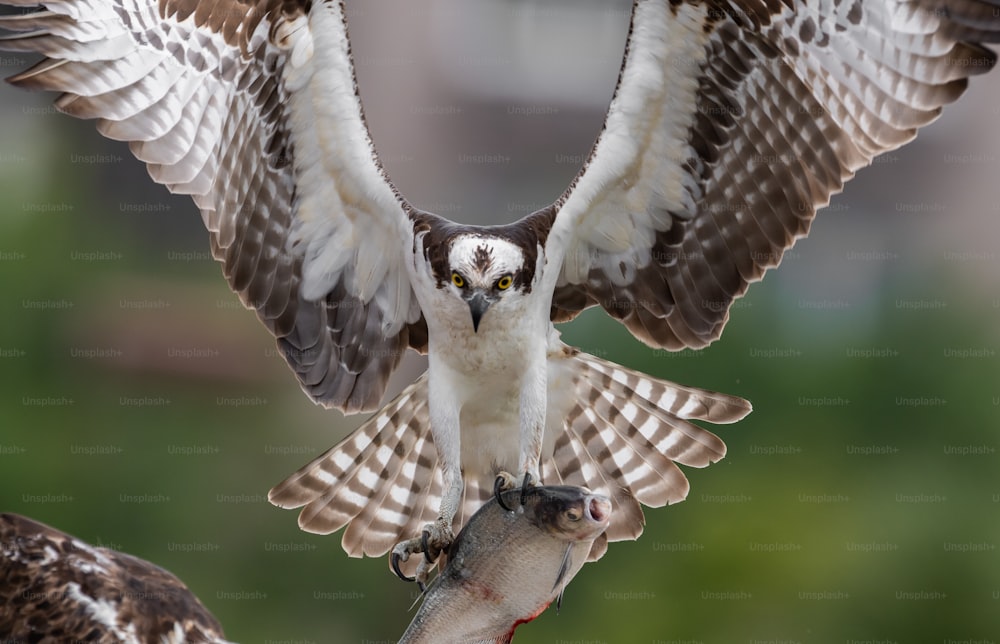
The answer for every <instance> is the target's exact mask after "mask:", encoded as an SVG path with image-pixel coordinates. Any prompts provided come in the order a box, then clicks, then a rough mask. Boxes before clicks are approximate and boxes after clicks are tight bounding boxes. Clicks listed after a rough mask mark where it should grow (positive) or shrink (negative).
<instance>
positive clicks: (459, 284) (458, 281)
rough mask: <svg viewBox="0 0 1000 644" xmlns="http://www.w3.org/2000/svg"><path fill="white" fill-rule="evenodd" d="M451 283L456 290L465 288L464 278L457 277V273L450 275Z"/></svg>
mask: <svg viewBox="0 0 1000 644" xmlns="http://www.w3.org/2000/svg"><path fill="white" fill-rule="evenodd" d="M451 283H452V284H454V285H455V286H457V287H458V288H462V287H464V286H465V278H464V277H462V276H461V275H459V274H458V273H452V274H451Z"/></svg>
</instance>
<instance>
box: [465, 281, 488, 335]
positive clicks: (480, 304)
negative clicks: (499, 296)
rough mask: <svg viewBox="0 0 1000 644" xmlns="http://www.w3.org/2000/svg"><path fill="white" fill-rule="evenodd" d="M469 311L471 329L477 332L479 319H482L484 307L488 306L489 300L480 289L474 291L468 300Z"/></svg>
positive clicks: (484, 311)
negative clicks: (470, 314)
mask: <svg viewBox="0 0 1000 644" xmlns="http://www.w3.org/2000/svg"><path fill="white" fill-rule="evenodd" d="M467 301H468V303H469V311H470V312H471V313H472V330H473V331H475V332H476V333H478V332H479V321H480V320H482V319H483V314H484V313H486V309H488V308H490V303H491V302H490V301H489V299H487V297H486V294H485V293H484V292H482V291H474V292H473V294H472V297H470V298H469V299H468V300H467Z"/></svg>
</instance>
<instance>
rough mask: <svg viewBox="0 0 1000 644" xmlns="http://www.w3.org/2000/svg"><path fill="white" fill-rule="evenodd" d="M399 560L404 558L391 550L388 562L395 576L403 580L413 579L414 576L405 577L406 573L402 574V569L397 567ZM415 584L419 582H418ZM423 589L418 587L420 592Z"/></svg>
mask: <svg viewBox="0 0 1000 644" xmlns="http://www.w3.org/2000/svg"><path fill="white" fill-rule="evenodd" d="M400 561H406V559H403V556H402V555H400V554H399V553H398V552H393V553H392V557H390V558H389V563H390V565H391V566H392V571H393V572H394V573H396V576H397V577H399V578H400V579H402V580H403V581H415V580H416V578H415V577H407V576H406V575H404V574H403V571H402V570H400V568H399V562H400ZM417 585H421V584H419V583H418V584H417ZM423 590H424V589H423V588H421V589H420V591H421V592H423Z"/></svg>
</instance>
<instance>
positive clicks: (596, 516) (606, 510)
mask: <svg viewBox="0 0 1000 644" xmlns="http://www.w3.org/2000/svg"><path fill="white" fill-rule="evenodd" d="M583 506H584V510H585V511H586V513H587V518H588V519H590V520H591V521H593V522H594V523H598V524H600V525H604V526H606V525H608V523H610V520H611V500H610V499H609V498H608V497H606V496H604V495H603V494H591V495H590V496H588V497H587V499H586V501H585V502H584V504H583Z"/></svg>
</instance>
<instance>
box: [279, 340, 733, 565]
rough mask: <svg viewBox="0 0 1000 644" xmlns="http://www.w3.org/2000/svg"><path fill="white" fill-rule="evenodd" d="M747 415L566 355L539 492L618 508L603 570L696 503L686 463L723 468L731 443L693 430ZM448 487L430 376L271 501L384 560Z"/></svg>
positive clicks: (557, 366)
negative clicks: (573, 493) (672, 506)
mask: <svg viewBox="0 0 1000 644" xmlns="http://www.w3.org/2000/svg"><path fill="white" fill-rule="evenodd" d="M750 409H751V408H750V403H748V402H747V401H745V400H743V399H742V398H737V397H735V396H727V395H725V394H718V393H713V392H711V391H706V390H703V389H697V388H694V387H685V386H683V385H677V384H674V383H671V382H667V381H665V380H657V379H654V378H650V377H648V376H645V375H643V374H640V373H638V372H635V371H631V370H629V369H626V368H624V367H621V366H619V365H616V364H614V363H611V362H607V361H605V360H601V359H599V358H596V357H594V356H591V355H587V354H585V353H580V352H577V351H574V350H570V349H568V348H566V350H564V351H561V352H556V355H553V354H551V353H550V358H549V404H548V412H547V416H546V428H545V432H546V435H547V436H546V440H545V441H544V444H545V445H547V446H549V447H548V450H546V451H543V454H542V468H541V475H542V480H543V481H544V482H545V483H546V484H559V483H562V484H566V485H580V486H583V487H587V488H590V489H591V490H593V491H594V492H597V493H600V494H605V495H607V496H608V497H610V498H611V499H612V504H613V506H614V509H613V511H612V520H611V526H610V527H609V528H608V531H607V532H606V533H605V536H606V539H599V540H598V541H596V542H595V546H594V549H593V550H592V551H591V557H592V558H597V557H599V556H600V555H601V554H603V551H604V548H605V546H606V542H607V541H621V540H625V539H635V538H637V537H638V536H639V535H640V534H642V529H643V526H644V525H645V518H644V516H643V513H642V508H641V506H642V505H647V506H649V507H660V506H663V505H666V504H668V503H676V502H678V501H681V500H683V499H684V498H685V497H686V496H687V493H688V489H689V485H688V481H687V478H685V476H684V474H683V473H682V472H681V470H680V468H678V467H677V463H680V464H681V465H687V466H690V467H705V466H706V465H709V464H710V463H714V462H716V461H718V460H719V459H721V458H722V457H723V456H725V454H726V445H725V443H723V442H722V440H720V439H719V438H718V437H717V436H715V435H714V434H712V433H711V432H709V431H708V430H706V429H703V428H701V427H699V426H697V425H695V424H693V423H691V422H689V421H690V420H692V419H696V420H706V421H709V422H713V423H731V422H735V421H737V420H739V419H741V418H743V417H744V416H746V415H747V414H748V413H749V412H750ZM492 483H493V481H492V480H488V481H487V480H477V479H474V478H466V480H465V492H464V498H463V501H462V506H461V509H460V511H459V512H458V513H457V514H456V515H455V521H454V523H453V528H454V531H455V533H456V534H457V533H458V531H459V530H460V528H461V527H462V526H463V525H465V523H466V522H467V521H468V519H469V517H471V516H472V514H473V513H475V511H476V510H478V509H479V507H481V506H482V504H483V503H484V502H485V501H486V500H487V499H489V497H490V495H491V494H492ZM442 487H443V484H442V477H441V471H440V468H439V467H438V455H437V449H436V448H435V446H434V442H433V439H432V437H431V432H430V418H429V414H428V409H427V375H426V374H424V375H423V376H421V377H420V378H419V379H418V380H417V381H416V382H414V383H413V384H412V385H410V386H409V387H407V388H406V389H404V390H403V392H402V393H400V394H399V396H397V397H396V398H395V399H394V400H393V401H392V402H390V403H389V404H388V405H386V406H385V407H384V408H383V409H382V410H381V411H380V412H379V413H378V414H376V415H375V416H373V417H372V418H371V419H369V420H368V421H367V422H365V423H364V424H363V425H361V427H359V428H358V429H357V430H355V431H354V432H353V433H352V434H351V435H350V436H348V437H347V438H345V439H344V440H343V441H341V442H340V443H338V444H337V445H336V446H334V447H333V448H332V449H330V450H329V451H327V452H326V453H324V454H322V455H321V456H319V457H317V458H316V459H314V460H313V461H312V462H311V463H309V464H307V465H306V466H305V467H303V468H301V469H300V470H299V471H298V472H296V473H295V474H293V475H291V476H290V477H288V479H286V480H285V481H283V482H282V483H280V484H278V485H277V486H275V487H274V489H272V490H271V492H270V494H269V495H268V498H269V499H270V501H271V503H273V504H274V505H276V506H278V507H281V508H287V509H295V508H301V509H302V510H301V512H300V513H299V527H301V528H302V529H303V530H306V531H308V532H314V533H317V534H330V533H332V532H336V531H337V530H339V529H341V528H343V527H345V526H347V529H346V530H345V531H344V536H343V539H342V545H343V547H344V550H345V551H346V552H347V554H348V555H350V556H352V557H361V556H368V557H380V556H382V555H384V554H386V553H387V552H388V551H389V550H390V549H391V548H392V547H393V546H394V545H395V544H396V543H397V542H399V541H401V540H403V539H408V538H410V537H413V536H416V535H418V534H419V533H420V531H421V530H422V528H423V526H424V525H425V524H427V523H431V522H432V521H434V520H435V519H437V517H438V514H439V511H440V504H441V495H442Z"/></svg>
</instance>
